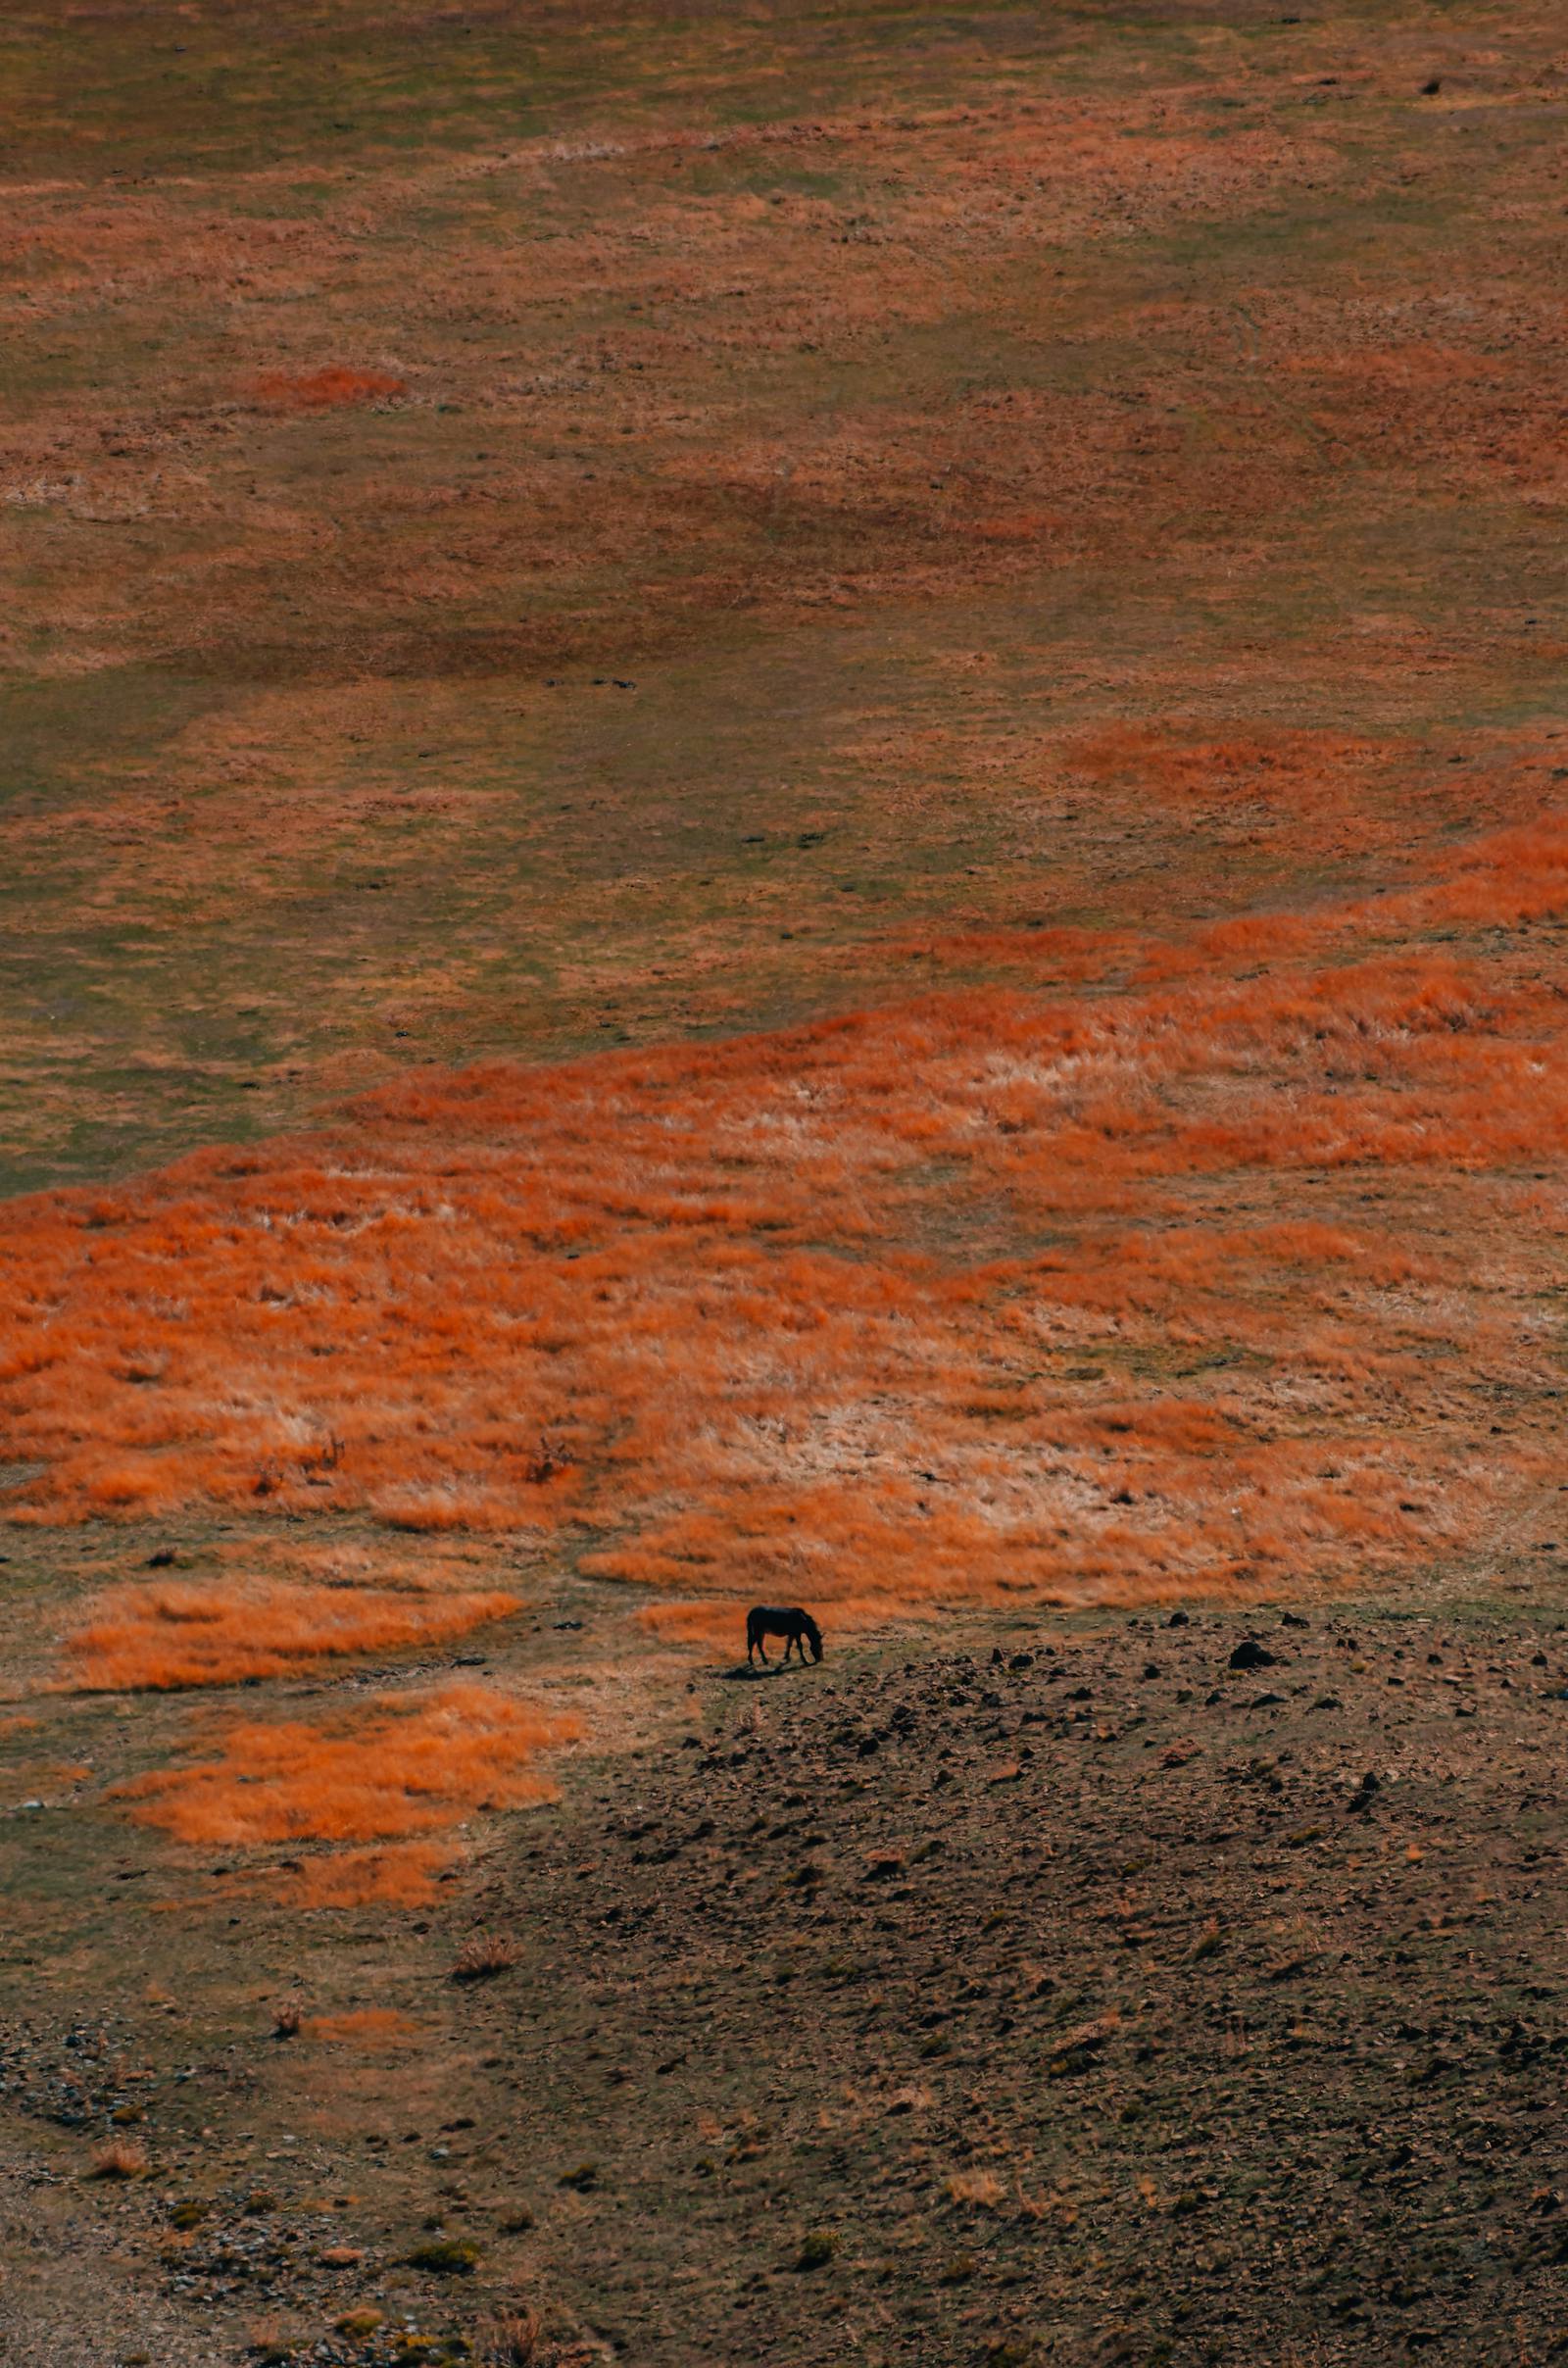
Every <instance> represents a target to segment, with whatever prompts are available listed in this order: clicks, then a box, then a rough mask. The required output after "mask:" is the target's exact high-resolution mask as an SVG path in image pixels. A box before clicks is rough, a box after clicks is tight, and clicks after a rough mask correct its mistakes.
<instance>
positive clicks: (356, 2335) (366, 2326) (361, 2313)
mask: <svg viewBox="0 0 1568 2368" xmlns="http://www.w3.org/2000/svg"><path fill="white" fill-rule="evenodd" d="M385 2315H386V2314H385V2313H384V2312H383V2311H379V2310H376V2309H373V2308H372V2307H371V2306H370V2305H369V2304H368V2303H367V2304H365V2305H364V2306H362V2307H361V2308H360V2309H358V2310H346V2311H345V2312H344V2313H343V2316H342V2317H341V2318H340V2319H334V2320H333V2322H332V2324H333V2326H334V2327H335V2328H336V2330H337V2332H338V2334H339V2335H344V2336H347V2337H348V2338H349V2339H350V2341H351V2342H357V2341H359V2340H360V2339H361V2338H362V2337H364V2336H368V2335H374V2333H375V2331H376V2329H377V2328H378V2327H379V2326H380V2325H381V2324H382V2322H383V2320H384V2318H385Z"/></svg>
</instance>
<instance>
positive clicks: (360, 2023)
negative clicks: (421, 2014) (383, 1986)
mask: <svg viewBox="0 0 1568 2368" xmlns="http://www.w3.org/2000/svg"><path fill="white" fill-rule="evenodd" d="M300 2029H301V2031H302V2032H303V2033H304V2034H305V2036H306V2038H307V2039H317V2040H328V2041H331V2042H333V2043H334V2044H335V2045H337V2046H340V2047H410V2046H412V2045H413V2043H414V2042H415V2041H416V2040H417V2038H418V2037H419V2032H420V2026H419V2024H418V2023H417V2022H416V2021H415V2019H414V2017H413V2015H412V2014H405V2013H403V2012H402V2010H401V2008H399V2007H397V2006H355V2007H352V2008H350V2009H349V2010H347V2011H346V2012H344V2013H342V2014H308V2015H306V2016H305V2018H304V2020H303V2021H302V2022H301V2024H300Z"/></svg>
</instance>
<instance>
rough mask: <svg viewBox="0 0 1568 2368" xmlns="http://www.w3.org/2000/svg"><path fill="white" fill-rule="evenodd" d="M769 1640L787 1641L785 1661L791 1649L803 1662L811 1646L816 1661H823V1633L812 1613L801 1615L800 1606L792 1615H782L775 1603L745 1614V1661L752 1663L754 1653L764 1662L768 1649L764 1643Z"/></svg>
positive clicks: (763, 1604)
mask: <svg viewBox="0 0 1568 2368" xmlns="http://www.w3.org/2000/svg"><path fill="white" fill-rule="evenodd" d="M769 1636H781V1637H782V1638H783V1639H784V1658H785V1659H786V1660H788V1659H789V1657H790V1647H791V1646H792V1645H793V1646H794V1648H795V1650H796V1652H797V1653H799V1654H800V1656H801V1659H802V1660H803V1661H804V1660H805V1658H806V1648H807V1646H808V1645H809V1646H810V1648H811V1658H812V1660H813V1661H819V1660H820V1659H821V1657H822V1631H821V1629H820V1628H819V1627H818V1626H817V1624H816V1622H815V1620H813V1619H812V1617H811V1615H810V1613H809V1611H802V1610H801V1609H800V1608H799V1607H798V1606H797V1607H796V1608H794V1609H792V1610H789V1611H782V1610H780V1608H779V1607H778V1605H777V1604H776V1603H759V1604H758V1605H757V1606H756V1607H755V1609H753V1610H751V1611H749V1612H748V1613H747V1614H746V1657H747V1659H748V1660H750V1659H751V1657H752V1655H753V1653H760V1654H761V1656H762V1658H763V1660H764V1661H765V1660H766V1658H767V1647H766V1645H765V1644H764V1643H763V1641H762V1640H763V1638H764V1637H769Z"/></svg>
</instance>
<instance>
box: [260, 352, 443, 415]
mask: <svg viewBox="0 0 1568 2368" xmlns="http://www.w3.org/2000/svg"><path fill="white" fill-rule="evenodd" d="M256 392H257V393H258V395H259V396H260V397H261V399H262V401H263V402H264V403H267V404H269V405H270V406H271V407H272V408H273V409H274V410H277V411H335V410H337V409H339V408H340V407H341V406H342V405H344V404H347V403H377V402H385V401H387V400H388V398H389V397H391V396H393V395H401V394H406V393H407V392H408V389H407V387H406V386H405V384H404V382H403V380H402V379H401V378H397V377H394V376H393V374H392V372H391V371H390V370H355V369H351V368H349V367H348V366H347V365H346V364H344V363H341V362H337V363H332V364H330V365H329V366H328V367H327V368H326V369H324V370H304V371H299V372H290V371H288V370H264V371H263V372H262V375H261V376H260V377H259V378H258V379H257V381H256Z"/></svg>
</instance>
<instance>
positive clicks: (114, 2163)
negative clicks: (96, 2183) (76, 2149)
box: [87, 2138, 147, 2179]
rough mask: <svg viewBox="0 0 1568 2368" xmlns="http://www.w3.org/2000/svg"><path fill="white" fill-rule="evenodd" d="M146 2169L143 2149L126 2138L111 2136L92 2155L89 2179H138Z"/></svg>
mask: <svg viewBox="0 0 1568 2368" xmlns="http://www.w3.org/2000/svg"><path fill="white" fill-rule="evenodd" d="M146 2169H147V2155H146V2152H145V2149H144V2148H143V2147H141V2146H133V2145H132V2144H131V2143H130V2141H129V2140H128V2139H124V2138H112V2139H111V2140H110V2141H109V2143H108V2144H107V2146H99V2148H98V2149H97V2151H96V2153H95V2154H94V2155H93V2158H92V2162H91V2165H90V2167H89V2169H88V2172H87V2176H88V2178H89V2179H140V2178H141V2177H142V2176H143V2174H144V2173H145V2171H146Z"/></svg>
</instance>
